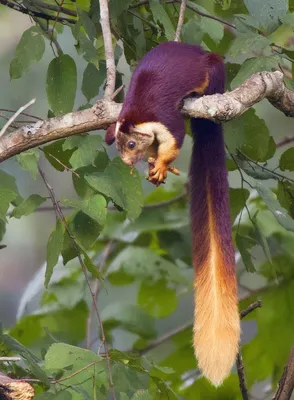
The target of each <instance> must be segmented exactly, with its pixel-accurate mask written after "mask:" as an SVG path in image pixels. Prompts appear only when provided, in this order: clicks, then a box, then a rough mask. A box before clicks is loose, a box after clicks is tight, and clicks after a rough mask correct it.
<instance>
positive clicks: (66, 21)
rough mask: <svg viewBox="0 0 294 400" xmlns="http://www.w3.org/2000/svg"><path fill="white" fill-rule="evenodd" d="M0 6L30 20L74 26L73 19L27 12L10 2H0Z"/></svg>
mask: <svg viewBox="0 0 294 400" xmlns="http://www.w3.org/2000/svg"><path fill="white" fill-rule="evenodd" d="M0 4H3V5H4V6H7V7H9V8H12V9H13V10H15V11H18V12H21V13H23V14H26V15H29V16H30V17H32V18H42V19H45V20H46V21H57V22H60V23H61V24H75V23H76V21H75V20H74V19H70V18H64V17H56V16H55V15H48V14H44V13H42V12H38V11H33V10H29V9H28V8H25V7H23V6H22V5H19V4H16V3H13V2H12V1H9V0H0Z"/></svg>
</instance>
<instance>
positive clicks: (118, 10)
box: [109, 0, 131, 18]
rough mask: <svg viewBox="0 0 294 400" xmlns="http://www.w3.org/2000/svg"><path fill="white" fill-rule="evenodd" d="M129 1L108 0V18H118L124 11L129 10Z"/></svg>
mask: <svg viewBox="0 0 294 400" xmlns="http://www.w3.org/2000/svg"><path fill="white" fill-rule="evenodd" d="M130 4H131V0H110V2H109V13H110V18H117V17H119V16H120V15H121V14H122V13H123V12H124V11H126V10H127V9H128V8H129V5H130Z"/></svg>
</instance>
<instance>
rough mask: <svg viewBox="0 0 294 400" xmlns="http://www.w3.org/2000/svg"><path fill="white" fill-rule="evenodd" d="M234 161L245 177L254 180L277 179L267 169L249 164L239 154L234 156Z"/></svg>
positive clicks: (248, 161)
mask: <svg viewBox="0 0 294 400" xmlns="http://www.w3.org/2000/svg"><path fill="white" fill-rule="evenodd" d="M234 159H235V160H236V162H237V164H238V165H239V167H240V168H241V169H242V170H243V171H244V172H246V174H247V175H249V176H251V177H252V178H254V179H259V180H267V179H277V175H275V174H274V173H273V172H271V171H270V170H268V169H264V168H263V166H262V165H258V164H255V163H252V162H250V160H247V159H246V158H245V157H244V156H243V155H242V154H241V153H237V154H234Z"/></svg>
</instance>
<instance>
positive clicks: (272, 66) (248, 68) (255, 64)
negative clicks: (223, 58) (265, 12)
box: [231, 0, 279, 89]
mask: <svg viewBox="0 0 294 400" xmlns="http://www.w3.org/2000/svg"><path fill="white" fill-rule="evenodd" d="M254 1H255V0H254ZM262 1H263V0H262ZM278 69H279V57H277V56H263V57H254V58H249V59H248V60H246V61H245V62H244V63H243V64H242V66H241V68H240V70H239V72H238V74H237V76H236V77H235V78H234V79H233V80H232V82H231V88H232V89H234V88H235V87H236V86H238V85H241V83H243V82H244V81H245V80H246V79H247V78H249V77H250V76H251V75H253V74H254V73H255V72H261V71H269V72H272V71H276V70H278Z"/></svg>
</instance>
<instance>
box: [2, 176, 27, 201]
mask: <svg viewBox="0 0 294 400" xmlns="http://www.w3.org/2000/svg"><path fill="white" fill-rule="evenodd" d="M0 182H1V185H0V191H1V189H6V190H10V191H11V192H15V193H16V197H15V200H13V205H15V206H17V205H19V204H20V203H21V202H23V198H22V197H21V196H20V194H19V193H18V189H17V185H16V181H15V178H14V176H13V175H10V174H8V173H7V172H5V171H3V170H1V169H0ZM0 204H1V202H0Z"/></svg>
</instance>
